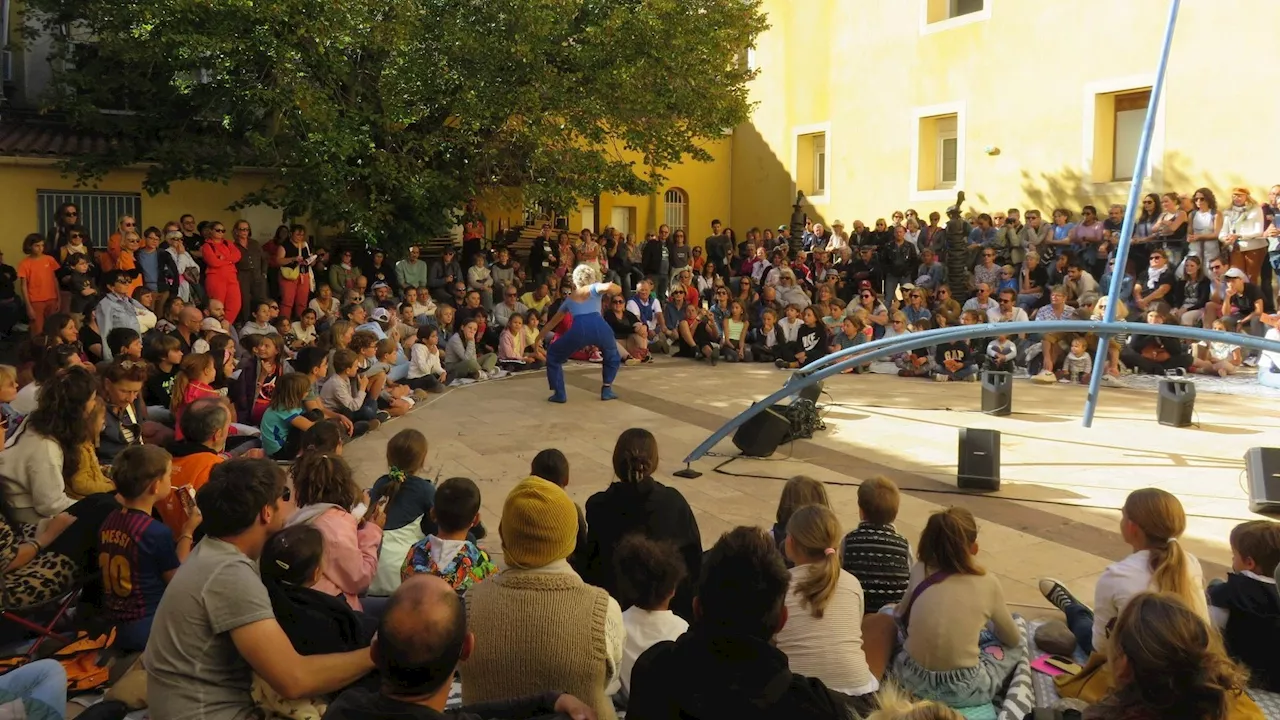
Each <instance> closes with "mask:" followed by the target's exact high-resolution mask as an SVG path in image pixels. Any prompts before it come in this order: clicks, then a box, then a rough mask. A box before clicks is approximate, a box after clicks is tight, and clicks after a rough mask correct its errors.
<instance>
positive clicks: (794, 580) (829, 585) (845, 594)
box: [775, 505, 895, 715]
mask: <svg viewBox="0 0 1280 720" xmlns="http://www.w3.org/2000/svg"><path fill="white" fill-rule="evenodd" d="M786 532H787V535H786V541H785V542H784V548H785V552H786V556H787V559H789V560H790V561H791V562H793V563H795V566H794V567H793V568H791V571H790V572H791V587H790V590H789V591H788V592H787V600H786V607H787V623H786V625H784V626H783V627H782V630H780V631H779V632H778V635H777V637H776V639H775V642H776V644H777V646H778V649H779V650H781V651H782V652H784V653H786V654H787V659H788V661H789V662H790V667H791V671H792V672H795V673H798V674H800V675H805V676H807V677H815V678H818V679H819V680H821V681H822V682H823V683H825V684H826V686H827V687H829V688H831V689H832V690H836V691H838V692H842V693H844V694H846V695H850V696H852V697H854V698H860V697H863V696H867V697H866V698H865V699H866V700H867V703H866V707H859V708H858V709H859V710H860V712H859V714H860V715H865V714H866V711H867V710H869V709H870V708H873V707H875V703H874V701H873V699H872V698H871V697H870V696H871V695H872V693H875V692H876V691H877V690H879V689H880V677H881V676H883V675H884V670H885V665H886V664H887V663H888V660H889V651H890V649H891V648H892V647H893V642H894V636H895V627H894V622H893V618H892V617H890V616H888V615H881V614H872V615H866V616H865V620H864V614H863V612H864V607H865V606H864V603H863V599H862V584H861V583H860V582H858V578H856V577H854V576H853V575H851V574H849V573H847V572H845V571H844V570H843V569H842V568H841V567H840V553H838V552H837V551H836V548H837V547H839V545H840V538H841V537H842V534H841V529H840V521H839V520H838V519H837V518H836V514H835V513H834V512H832V511H831V509H830V508H828V507H825V506H823V505H805V506H804V507H801V508H799V509H797V510H796V511H795V512H794V513H792V515H791V519H790V520H789V521H788V522H787V531H786ZM864 625H865V626H869V628H867V629H869V630H870V632H867V633H866V635H865V638H866V642H865V643H864ZM856 703H857V701H855V704H856Z"/></svg>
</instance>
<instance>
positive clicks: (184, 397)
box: [169, 353, 235, 440]
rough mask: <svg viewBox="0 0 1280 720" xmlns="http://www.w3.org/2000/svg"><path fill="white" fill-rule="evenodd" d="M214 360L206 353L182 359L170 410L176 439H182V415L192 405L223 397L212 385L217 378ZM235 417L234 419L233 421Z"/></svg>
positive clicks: (171, 397)
mask: <svg viewBox="0 0 1280 720" xmlns="http://www.w3.org/2000/svg"><path fill="white" fill-rule="evenodd" d="M217 374H218V369H217V368H216V367H214V364H213V358H212V357H210V356H209V355H208V354H206V353H194V354H191V355H188V356H186V357H184V358H182V364H180V365H179V366H178V374H177V376H176V377H174V380H173V387H172V388H171V389H170V403H171V404H170V405H169V409H170V410H171V411H172V412H173V424H174V428H175V430H174V439H175V440H181V439H182V413H183V411H184V410H185V409H186V408H188V407H190V405H191V403H193V402H195V401H196V400H199V399H200V398H202V397H222V395H223V394H222V393H220V392H218V391H217V390H214V389H213V386H212V385H211V384H210V383H212V382H213V380H214V378H215V377H217ZM234 420H235V417H232V421H234Z"/></svg>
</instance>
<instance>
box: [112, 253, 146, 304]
mask: <svg viewBox="0 0 1280 720" xmlns="http://www.w3.org/2000/svg"><path fill="white" fill-rule="evenodd" d="M116 269H117V270H128V271H130V272H135V273H137V277H135V278H134V279H133V282H131V283H129V296H130V297H133V291H134V290H137V289H138V288H140V287H142V273H141V272H138V263H137V262H135V261H134V259H133V251H131V250H121V251H120V257H119V258H117V259H116Z"/></svg>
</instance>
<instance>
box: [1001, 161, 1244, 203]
mask: <svg viewBox="0 0 1280 720" xmlns="http://www.w3.org/2000/svg"><path fill="white" fill-rule="evenodd" d="M1152 175H1153V177H1157V178H1160V179H1161V180H1160V184H1159V185H1156V184H1154V183H1153V182H1152V181H1151V180H1146V181H1144V182H1143V184H1142V194H1143V195H1145V194H1147V193H1152V192H1154V193H1160V194H1163V193H1166V192H1176V193H1179V194H1187V195H1190V194H1191V193H1192V192H1193V191H1195V190H1196V189H1197V188H1201V187H1206V188H1209V189H1210V190H1212V191H1213V193H1214V195H1215V196H1217V199H1218V207H1219V208H1223V207H1225V205H1226V204H1227V203H1229V202H1230V200H1231V197H1230V192H1231V188H1232V187H1235V186H1237V185H1241V184H1244V179H1243V178H1241V177H1240V176H1239V175H1235V174H1224V175H1215V174H1213V173H1210V172H1203V171H1200V170H1198V169H1195V170H1193V169H1192V168H1191V167H1190V165H1189V163H1188V162H1187V161H1186V158H1184V157H1183V156H1182V155H1181V154H1179V153H1175V152H1167V153H1165V156H1164V164H1163V165H1162V166H1157V167H1156V168H1155V170H1154V171H1153V173H1152ZM1022 195H1023V197H1024V198H1025V199H1026V206H1025V207H1027V208H1039V209H1040V210H1041V211H1042V212H1043V213H1044V216H1045V218H1046V219H1048V218H1049V215H1050V214H1051V213H1052V212H1053V209H1054V208H1058V207H1063V208H1068V209H1070V210H1071V212H1072V214H1073V217H1072V219H1073V220H1078V219H1079V218H1078V216H1079V213H1080V208H1081V206H1083V205H1094V206H1096V207H1097V208H1098V214H1099V215H1100V216H1103V217H1105V216H1106V214H1107V206H1108V205H1110V204H1111V203H1124V202H1126V201H1127V200H1128V197H1129V182H1128V181H1123V182H1113V183H1095V182H1094V180H1093V178H1091V177H1088V176H1086V175H1085V174H1084V173H1082V172H1081V171H1080V170H1079V168H1063V169H1061V170H1058V171H1055V172H1034V171H1027V170H1023V171H1022ZM976 199H977V200H979V201H980V202H981V203H982V204H983V205H984V206H988V207H994V206H998V207H1000V208H1002V209H1003V208H1004V207H1005V204H1001V203H1002V202H1003V201H1002V200H1001V199H1000V198H992V199H991V200H990V201H988V199H987V198H984V197H983V196H982V195H978V196H977V198H976ZM992 202H994V203H995V205H994V206H992V205H991V203H992ZM1006 204H1007V203H1006Z"/></svg>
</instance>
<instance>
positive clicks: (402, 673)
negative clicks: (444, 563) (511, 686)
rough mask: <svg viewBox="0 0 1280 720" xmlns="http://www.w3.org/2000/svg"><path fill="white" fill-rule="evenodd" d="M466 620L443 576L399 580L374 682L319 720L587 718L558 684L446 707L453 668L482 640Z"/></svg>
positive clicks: (385, 619)
mask: <svg viewBox="0 0 1280 720" xmlns="http://www.w3.org/2000/svg"><path fill="white" fill-rule="evenodd" d="M469 620H471V621H472V622H474V620H472V619H471V618H469V617H468V613H466V612H464V610H463V605H462V601H461V600H459V599H458V596H457V594H456V593H454V592H453V591H452V590H451V589H450V588H449V586H448V584H447V583H445V582H444V581H442V580H440V579H439V578H435V577H430V576H424V577H417V578H412V579H410V580H408V581H406V582H405V583H404V584H403V585H401V586H400V588H399V589H397V590H396V593H395V594H394V595H392V596H391V601H390V602H388V603H387V609H386V611H385V612H384V613H383V615H382V619H381V621H380V622H379V624H378V633H377V636H376V637H375V639H374V641H373V649H372V654H373V659H374V662H375V663H376V664H377V668H378V675H379V676H380V677H381V679H382V685H381V687H380V688H379V689H378V691H377V692H375V691H373V690H368V689H364V688H352V689H350V690H347V691H346V692H344V693H342V694H341V695H339V696H338V699H337V700H335V701H334V702H333V704H331V705H330V706H329V709H328V710H327V711H326V712H325V714H324V720H383V718H404V719H405V720H415V719H419V718H420V719H421V720H428V719H430V720H491V719H494V718H503V719H504V720H525V719H526V718H540V717H548V716H551V715H555V714H557V713H558V714H559V715H558V716H559V717H564V716H568V717H570V718H573V719H574V720H582V719H583V718H590V717H592V715H591V714H590V708H588V707H587V706H586V705H584V704H583V703H582V701H580V700H578V699H577V698H575V697H573V696H572V695H568V694H565V693H561V692H558V691H548V692H544V693H542V694H541V695H530V696H526V697H519V698H515V699H512V697H514V696H512V697H507V698H502V699H499V700H495V701H492V702H483V703H477V704H473V705H466V706H463V707H462V708H459V709H458V710H446V709H445V704H446V703H447V702H448V700H449V692H450V690H451V689H452V686H453V678H454V673H455V672H456V671H457V669H458V667H459V665H460V664H461V663H464V662H466V661H468V660H469V659H470V658H471V657H472V656H473V655H474V654H475V652H476V649H477V647H480V648H483V647H484V646H483V644H480V643H481V641H480V640H477V638H476V636H475V635H474V634H472V633H471V632H468V630H467V624H468V621H469ZM493 640H494V641H495V642H496V643H498V644H501V640H500V639H497V638H494V639H493Z"/></svg>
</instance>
